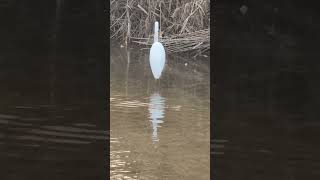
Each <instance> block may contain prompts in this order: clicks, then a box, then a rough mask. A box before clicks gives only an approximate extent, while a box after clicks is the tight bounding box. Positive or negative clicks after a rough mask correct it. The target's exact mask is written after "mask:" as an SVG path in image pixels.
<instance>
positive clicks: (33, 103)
mask: <svg viewBox="0 0 320 180" xmlns="http://www.w3.org/2000/svg"><path fill="white" fill-rule="evenodd" d="M10 2H11V1H10ZM12 2H13V1H12ZM13 3H17V4H16V5H15V6H9V7H6V6H1V7H0V10H1V15H5V16H1V19H5V21H2V22H3V23H4V24H3V27H4V28H1V29H0V37H1V38H0V39H1V42H0V47H1V48H0V84H1V86H0V99H1V101H0V171H1V175H0V179H3V180H16V179H34V180H40V179H46V180H57V179H59V180H72V179H78V180H80V179H95V180H96V179H105V178H106V174H105V166H104V165H105V163H106V162H105V159H104V158H103V157H105V147H106V144H107V135H108V133H107V132H106V127H107V126H106V109H105V108H104V107H105V106H104V105H105V103H104V102H103V101H105V98H104V97H105V96H106V87H107V85H106V84H105V83H106V81H105V79H107V78H106V77H105V76H104V75H105V74H106V73H107V70H106V68H105V66H104V65H106V63H104V62H106V61H105V59H103V60H101V57H99V55H98V51H99V50H97V48H96V47H95V45H96V43H97V42H94V38H93V37H94V36H93V35H92V34H93V33H92V32H93V31H94V30H92V29H97V28H96V27H94V26H93V25H89V24H90V23H92V22H94V18H91V19H90V18H88V19H85V18H81V16H79V15H78V14H77V13H76V12H75V13H67V12H66V13H65V14H64V16H63V19H64V22H63V23H62V24H60V28H59V29H56V30H57V31H59V33H57V34H56V35H57V39H56V42H54V38H53V37H54V34H52V33H53V32H55V30H54V29H53V27H55V26H56V24H55V21H54V18H55V14H54V12H55V4H54V1H52V4H46V3H43V4H42V3H41V2H34V1H33V2H32V3H31V2H30V3H26V4H25V3H23V2H21V1H14V2H13ZM1 5H2V4H1ZM73 7H74V6H73ZM89 10H90V9H89V8H87V9H86V8H82V9H80V10H79V11H80V12H84V13H86V12H88V11H89ZM79 11H78V12H79ZM2 17H4V18H2ZM79 26H82V28H78V27H79ZM84 35H86V37H88V39H89V37H90V39H91V40H87V39H86V38H82V37H83V36H84Z"/></svg>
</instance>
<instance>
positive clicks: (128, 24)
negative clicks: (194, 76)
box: [110, 0, 210, 54]
mask: <svg viewBox="0 0 320 180" xmlns="http://www.w3.org/2000/svg"><path fill="white" fill-rule="evenodd" d="M209 9H210V7H209V0H112V1H111V4H110V17H111V27H110V31H111V38H113V39H118V40H120V41H123V42H125V43H126V44H127V43H130V42H133V43H138V44H144V45H151V44H152V41H153V31H154V29H153V28H154V22H155V21H158V22H159V24H160V36H161V37H160V41H161V42H162V43H163V44H164V46H165V47H166V49H167V50H168V51H171V52H196V53H197V54H198V53H203V52H208V50H209V49H210V34H209V21H210V19H209V17H210V14H209V13H210V11H209Z"/></svg>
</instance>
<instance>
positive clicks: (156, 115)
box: [149, 93, 165, 143]
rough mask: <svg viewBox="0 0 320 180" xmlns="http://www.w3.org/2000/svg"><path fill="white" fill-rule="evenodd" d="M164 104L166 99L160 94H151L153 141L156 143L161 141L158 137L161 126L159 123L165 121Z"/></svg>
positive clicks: (150, 111)
mask: <svg viewBox="0 0 320 180" xmlns="http://www.w3.org/2000/svg"><path fill="white" fill-rule="evenodd" d="M164 105H165V99H164V98H163V97H162V96H161V95H160V94H159V93H154V94H152V95H151V96H150V103H149V113H150V119H151V120H150V121H151V122H152V129H153V132H152V142H153V143H156V142H158V141H159V137H158V127H161V126H160V125H159V124H161V123H163V120H162V119H163V118H164Z"/></svg>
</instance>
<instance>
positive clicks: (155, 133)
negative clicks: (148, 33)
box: [110, 47, 210, 180]
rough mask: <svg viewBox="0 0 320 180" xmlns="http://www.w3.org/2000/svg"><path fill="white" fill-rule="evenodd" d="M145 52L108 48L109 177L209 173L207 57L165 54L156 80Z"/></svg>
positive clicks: (188, 176)
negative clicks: (185, 57)
mask: <svg viewBox="0 0 320 180" xmlns="http://www.w3.org/2000/svg"><path fill="white" fill-rule="evenodd" d="M148 54H149V53H148V51H141V50H137V49H128V50H126V49H125V48H118V47H115V48H113V49H111V63H110V64H111V67H110V71H111V79H110V81H111V84H110V86H111V87H110V88H111V94H110V106H111V107H110V116H111V122H110V123H111V127H110V130H111V142H110V143H111V147H110V148H111V154H110V159H111V162H110V166H111V169H110V171H111V179H141V180H142V179H149V180H152V179H199V180H200V179H209V177H210V172H209V171H210V126H209V125H210V122H209V121H210V118H209V115H210V107H209V106H210V102H209V95H210V88H209V87H210V84H209V83H210V81H209V80H210V79H209V66H208V62H205V61H204V60H200V59H196V60H193V59H189V60H187V59H184V58H178V57H170V56H168V57H167V62H168V63H167V64H166V67H165V70H164V72H163V74H162V77H161V80H160V82H156V81H155V80H154V79H153V76H152V73H151V69H150V65H149V59H148ZM186 62H188V64H185V63H186Z"/></svg>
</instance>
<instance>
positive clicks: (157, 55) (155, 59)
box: [149, 21, 166, 79]
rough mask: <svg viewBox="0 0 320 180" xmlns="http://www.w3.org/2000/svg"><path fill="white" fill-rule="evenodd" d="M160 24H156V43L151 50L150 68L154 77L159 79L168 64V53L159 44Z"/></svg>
mask: <svg viewBox="0 0 320 180" xmlns="http://www.w3.org/2000/svg"><path fill="white" fill-rule="evenodd" d="M158 33H159V23H158V22H157V21H156V22H155V23H154V42H153V44H152V46H151V49H150V57H149V61H150V66H151V71H152V74H153V77H154V78H155V79H159V78H160V76H161V73H162V71H163V68H164V65H165V62H166V52H165V50H164V47H163V45H162V44H161V43H160V42H158Z"/></svg>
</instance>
